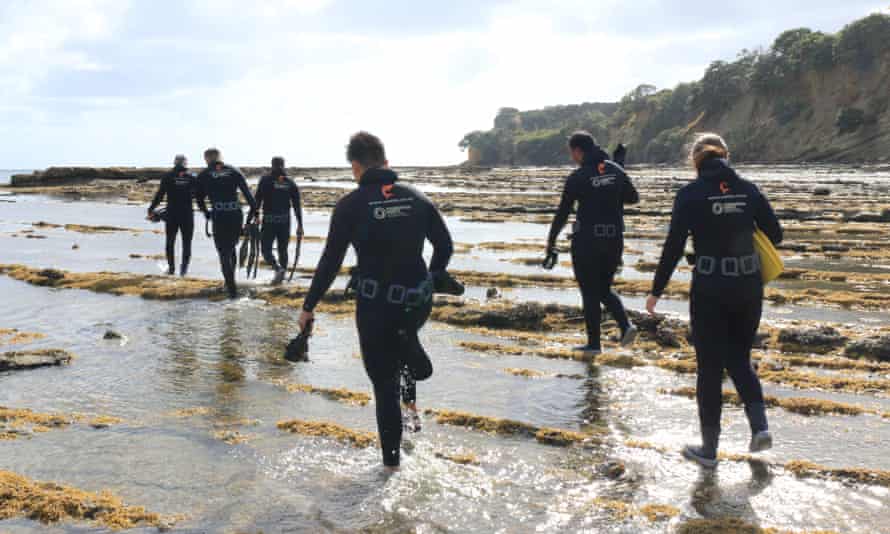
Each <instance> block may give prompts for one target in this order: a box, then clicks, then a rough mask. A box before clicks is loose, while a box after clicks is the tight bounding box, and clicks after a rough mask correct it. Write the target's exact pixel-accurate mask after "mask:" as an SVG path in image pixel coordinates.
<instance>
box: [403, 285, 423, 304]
mask: <svg viewBox="0 0 890 534" xmlns="http://www.w3.org/2000/svg"><path fill="white" fill-rule="evenodd" d="M405 304H406V305H408V306H411V307H415V306H420V305H421V304H423V291H422V290H420V289H409V290H408V292H407V293H406V294H405Z"/></svg>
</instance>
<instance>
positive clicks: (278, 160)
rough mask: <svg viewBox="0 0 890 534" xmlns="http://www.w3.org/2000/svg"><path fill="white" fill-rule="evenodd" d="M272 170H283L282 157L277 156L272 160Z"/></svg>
mask: <svg viewBox="0 0 890 534" xmlns="http://www.w3.org/2000/svg"><path fill="white" fill-rule="evenodd" d="M272 168H273V169H277V170H281V169H283V168H284V158H282V157H281V156H275V157H274V158H272Z"/></svg>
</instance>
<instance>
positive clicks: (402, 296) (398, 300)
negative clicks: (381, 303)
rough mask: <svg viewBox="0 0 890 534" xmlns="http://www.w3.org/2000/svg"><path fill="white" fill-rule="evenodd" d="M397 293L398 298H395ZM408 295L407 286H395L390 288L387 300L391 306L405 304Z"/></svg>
mask: <svg viewBox="0 0 890 534" xmlns="http://www.w3.org/2000/svg"><path fill="white" fill-rule="evenodd" d="M397 292H398V294H399V297H398V298H396V297H395V294H396V293H397ZM407 295H408V288H406V287H405V286H400V285H397V284H393V285H391V286H389V291H388V292H387V293H386V300H388V301H389V302H390V303H391V304H404V303H405V298H406V297H407Z"/></svg>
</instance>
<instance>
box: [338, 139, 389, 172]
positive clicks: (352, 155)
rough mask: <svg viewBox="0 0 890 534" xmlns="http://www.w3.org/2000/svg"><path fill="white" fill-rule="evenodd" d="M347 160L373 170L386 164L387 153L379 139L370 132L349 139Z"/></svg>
mask: <svg viewBox="0 0 890 534" xmlns="http://www.w3.org/2000/svg"><path fill="white" fill-rule="evenodd" d="M346 159H347V160H348V161H349V162H350V163H352V162H353V161H354V162H356V163H358V164H359V165H361V166H362V167H364V168H366V169H373V168H375V167H382V166H383V165H384V164H386V151H385V150H384V148H383V142H382V141H381V140H380V138H379V137H377V136H376V135H371V134H369V133H368V132H358V133H357V134H355V135H353V136H352V137H350V138H349V145H348V146H347V147H346Z"/></svg>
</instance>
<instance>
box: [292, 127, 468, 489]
mask: <svg viewBox="0 0 890 534" xmlns="http://www.w3.org/2000/svg"><path fill="white" fill-rule="evenodd" d="M346 158H347V160H349V162H350V164H351V165H352V174H353V176H354V177H355V180H356V182H358V188H357V189H355V190H354V191H352V192H351V193H349V194H347V195H346V196H344V197H343V198H341V199H340V201H339V202H338V203H337V207H336V208H334V214H333V217H332V219H331V227H330V231H329V232H328V238H327V243H326V244H325V249H324V253H323V254H322V257H321V261H319V263H318V268H317V269H316V271H315V276H314V277H313V279H312V285H311V287H310V289H309V293H308V295H306V300H305V301H304V303H303V313H302V314H301V315H300V328H301V329H303V330H305V329H306V328H307V326H308V325H310V324H311V322H312V321H313V318H314V314H313V312H314V310H315V307H316V306H317V305H318V303H319V301H320V300H321V298H322V297H323V296H324V294H325V292H326V291H327V290H328V288H330V286H331V284H332V283H333V281H334V279H335V278H336V276H337V274H338V273H339V272H340V267H341V265H342V264H343V258H344V256H345V254H346V250H347V248H348V247H349V245H350V244H352V246H353V247H354V248H355V251H356V255H357V256H358V267H357V268H358V271H357V276H358V277H357V279H356V285H357V296H356V298H357V303H356V323H357V326H358V333H359V341H360V344H361V349H362V358H363V360H364V364H365V371H367V373H368V376H369V377H370V379H371V382H372V383H373V385H374V397H375V399H376V405H377V429H378V432H379V434H380V446H381V448H382V450H383V464H384V466H385V469H386V470H387V471H388V472H392V471H396V470H398V468H399V462H400V454H401V439H402V413H401V409H400V407H399V396H400V392H399V382H400V371H401V369H402V367H404V366H407V367H408V370H409V372H410V373H411V377H412V379H414V380H425V379H427V378H429V377H430V376H431V375H432V373H433V368H432V363H431V362H430V360H429V357H428V356H427V355H426V352H425V351H424V350H423V347H422V346H421V344H420V340H419V339H418V337H417V332H418V330H419V329H420V328H421V326H423V324H424V323H425V322H426V320H427V318H428V317H429V314H430V312H431V311H432V300H433V299H432V297H433V285H434V284H433V277H434V276H435V274H436V273H444V272H445V269H446V267H447V266H448V262H449V261H450V259H451V254H452V252H453V248H454V247H453V243H452V241H451V236H450V235H449V233H448V228H447V227H446V226H445V222H444V220H443V219H442V216H441V214H440V213H439V211H438V210H437V209H436V207H435V206H434V205H433V203H432V202H431V201H430V200H429V199H428V198H427V197H426V196H425V195H424V194H423V193H421V192H420V191H418V190H417V189H415V188H413V187H411V186H409V185H402V184H400V183H398V176H397V175H396V173H394V172H393V171H391V170H389V163H388V162H387V160H386V154H385V151H384V148H383V143H382V142H381V141H380V139H378V138H377V137H376V136H373V135H371V134H369V133H366V132H359V133H357V134H355V135H353V136H352V138H351V139H350V140H349V146H348V147H347V150H346ZM426 240H429V241H430V242H431V243H432V244H433V257H432V259H431V261H430V265H429V270H428V269H427V266H426V263H425V261H424V259H423V247H424V244H425V242H426ZM431 272H432V273H433V276H431ZM412 384H413V383H412ZM411 386H412V385H409V389H410V388H411ZM412 394H413V392H411V391H409V392H407V393H406V395H412ZM413 401H414V399H413V398H408V399H406V402H411V403H412V404H413Z"/></svg>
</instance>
